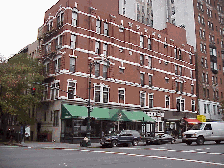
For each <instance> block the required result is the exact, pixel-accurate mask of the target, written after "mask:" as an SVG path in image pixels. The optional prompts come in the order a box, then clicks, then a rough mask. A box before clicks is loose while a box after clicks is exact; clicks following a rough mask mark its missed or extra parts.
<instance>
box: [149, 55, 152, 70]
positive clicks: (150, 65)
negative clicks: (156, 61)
mask: <svg viewBox="0 0 224 168" xmlns="http://www.w3.org/2000/svg"><path fill="white" fill-rule="evenodd" d="M148 67H149V68H150V69H151V68H152V57H148Z"/></svg>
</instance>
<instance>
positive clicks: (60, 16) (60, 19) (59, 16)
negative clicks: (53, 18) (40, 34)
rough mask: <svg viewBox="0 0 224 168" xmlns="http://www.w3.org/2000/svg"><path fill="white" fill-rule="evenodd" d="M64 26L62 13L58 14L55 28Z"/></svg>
mask: <svg viewBox="0 0 224 168" xmlns="http://www.w3.org/2000/svg"><path fill="white" fill-rule="evenodd" d="M58 18H59V20H58ZM63 24H64V12H60V13H59V14H58V15H57V27H58V28H59V27H61V26H63Z"/></svg>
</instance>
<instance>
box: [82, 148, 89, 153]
mask: <svg viewBox="0 0 224 168" xmlns="http://www.w3.org/2000/svg"><path fill="white" fill-rule="evenodd" d="M81 151H82V152H88V151H90V150H86V149H82V150H81Z"/></svg>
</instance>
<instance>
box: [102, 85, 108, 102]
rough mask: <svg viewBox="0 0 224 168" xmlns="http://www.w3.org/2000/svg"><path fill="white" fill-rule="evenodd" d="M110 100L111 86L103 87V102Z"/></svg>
mask: <svg viewBox="0 0 224 168" xmlns="http://www.w3.org/2000/svg"><path fill="white" fill-rule="evenodd" d="M108 102H109V88H107V87H103V103H108Z"/></svg>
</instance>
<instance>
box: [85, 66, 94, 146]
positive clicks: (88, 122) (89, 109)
mask: <svg viewBox="0 0 224 168" xmlns="http://www.w3.org/2000/svg"><path fill="white" fill-rule="evenodd" d="M93 64H94V63H92V62H90V75H89V88H88V89H89V100H88V105H87V109H88V117H87V134H86V137H87V138H88V143H87V146H91V140H90V112H91V107H90V98H91V95H90V94H91V77H92V68H93V67H92V66H93Z"/></svg>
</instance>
